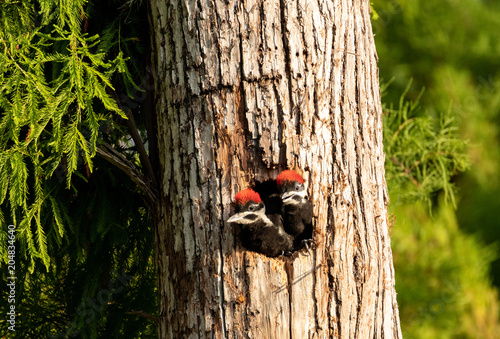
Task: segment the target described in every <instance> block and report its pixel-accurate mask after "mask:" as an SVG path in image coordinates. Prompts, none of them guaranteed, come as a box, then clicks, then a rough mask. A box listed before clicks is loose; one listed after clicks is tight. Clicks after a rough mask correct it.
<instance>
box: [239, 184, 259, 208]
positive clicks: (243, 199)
mask: <svg viewBox="0 0 500 339" xmlns="http://www.w3.org/2000/svg"><path fill="white" fill-rule="evenodd" d="M234 200H236V204H241V205H246V203H247V202H249V201H253V202H254V203H256V204H258V203H260V202H261V201H262V200H261V199H260V195H259V193H257V192H255V191H254V190H253V189H251V188H247V189H245V190H242V191H239V192H238V193H236V195H235V196H234Z"/></svg>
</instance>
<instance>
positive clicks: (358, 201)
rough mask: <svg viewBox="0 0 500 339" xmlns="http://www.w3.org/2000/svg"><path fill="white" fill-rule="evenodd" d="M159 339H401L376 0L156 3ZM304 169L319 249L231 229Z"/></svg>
mask: <svg viewBox="0 0 500 339" xmlns="http://www.w3.org/2000/svg"><path fill="white" fill-rule="evenodd" d="M150 19H151V27H152V30H153V32H154V36H152V41H153V59H154V63H155V64H156V65H157V70H156V79H155V80H156V81H155V83H156V99H155V100H156V103H155V105H156V112H157V116H158V118H157V123H158V146H159V154H160V164H161V173H160V177H161V191H162V194H161V201H160V202H159V203H160V205H161V207H160V212H159V213H158V227H157V262H158V272H159V304H160V326H159V334H160V337H161V338H206V337H210V338H213V337H216V338H247V337H248V338H332V337H340V338H400V337H401V330H400V325H399V314H398V306H397V302H396V292H395V288H394V284H395V282H394V269H393V263H392V253H391V249H390V238H389V230H388V216H387V203H388V196H387V188H386V182H385V178H384V154H383V147H382V121H381V119H382V110H381V103H380V89H379V82H378V69H377V55H376V51H375V44H374V41H373V33H372V27H371V22H370V4H369V2H368V1H361V0H351V1H329V0H325V1H309V0H293V1H288V0H287V1H285V0H281V1H279V0H278V1H277V0H257V1H251V0H245V1H232V0H226V1H222V0H198V1H190V0H185V1H176V0H172V1H166V0H151V18H150ZM285 168H294V169H297V170H298V171H300V172H301V173H302V174H303V176H304V177H305V178H306V181H307V185H308V193H309V198H310V200H311V201H312V202H313V204H314V226H315V234H314V240H315V241H316V244H317V248H316V249H315V250H314V251H312V252H311V253H310V255H308V256H307V255H304V254H305V253H304V252H300V255H299V256H298V258H296V259H294V260H285V259H282V258H268V257H265V256H263V255H260V254H257V253H253V252H249V251H245V250H243V249H242V248H241V246H240V244H239V241H238V239H237V237H235V231H234V230H233V229H232V227H231V226H230V225H228V224H227V223H226V221H225V220H227V219H228V217H229V216H230V215H231V214H232V213H233V204H232V199H233V197H234V195H235V193H236V192H237V191H239V190H240V189H243V188H246V187H248V186H250V185H252V184H253V183H254V180H265V179H268V178H275V177H276V175H277V174H278V173H279V171H280V170H282V169H285Z"/></svg>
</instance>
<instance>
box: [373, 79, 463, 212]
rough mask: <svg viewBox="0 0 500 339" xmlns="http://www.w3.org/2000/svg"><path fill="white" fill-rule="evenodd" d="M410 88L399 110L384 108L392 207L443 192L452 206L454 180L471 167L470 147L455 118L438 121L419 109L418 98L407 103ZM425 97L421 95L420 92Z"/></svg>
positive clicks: (449, 115) (444, 116)
mask: <svg viewBox="0 0 500 339" xmlns="http://www.w3.org/2000/svg"><path fill="white" fill-rule="evenodd" d="M410 85H411V82H410V83H409V84H408V86H407V88H406V90H405V92H404V93H403V94H402V95H401V98H400V100H399V107H398V108H397V109H394V108H393V107H392V105H391V106H390V108H387V107H384V114H385V115H384V120H383V121H384V148H385V149H384V150H385V153H386V159H387V161H386V176H387V180H388V182H389V183H390V185H389V187H390V193H391V194H390V196H391V202H393V203H396V204H397V203H411V202H413V201H417V200H424V201H427V203H428V204H429V207H431V203H432V198H433V197H434V196H435V194H436V193H437V192H440V191H441V190H442V191H444V196H445V199H446V200H450V201H451V202H452V204H453V206H456V202H455V186H454V185H453V183H452V182H451V178H452V177H453V176H454V175H456V174H458V173H459V172H463V171H465V170H466V169H467V168H468V166H469V160H468V156H467V154H466V146H467V143H466V142H465V141H464V140H463V139H462V138H460V137H459V135H458V129H457V127H456V125H455V119H454V116H453V114H452V113H451V112H450V111H448V112H447V113H443V114H441V115H440V117H439V120H437V121H435V120H434V119H432V117H431V116H429V115H428V114H425V112H424V111H423V110H422V109H421V107H420V106H419V98H420V96H419V97H418V98H417V99H416V100H415V101H409V100H406V99H405V97H406V94H407V92H408V90H409V88H410ZM421 93H422V92H421Z"/></svg>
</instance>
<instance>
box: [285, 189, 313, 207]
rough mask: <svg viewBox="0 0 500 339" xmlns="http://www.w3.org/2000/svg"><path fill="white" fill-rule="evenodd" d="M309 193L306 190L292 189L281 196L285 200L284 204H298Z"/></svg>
mask: <svg viewBox="0 0 500 339" xmlns="http://www.w3.org/2000/svg"><path fill="white" fill-rule="evenodd" d="M306 195H307V192H306V191H305V190H303V191H300V192H297V191H291V192H285V193H283V195H282V196H281V200H282V201H283V203H284V204H294V205H295V204H298V203H300V202H301V201H302V200H304V199H305V197H306Z"/></svg>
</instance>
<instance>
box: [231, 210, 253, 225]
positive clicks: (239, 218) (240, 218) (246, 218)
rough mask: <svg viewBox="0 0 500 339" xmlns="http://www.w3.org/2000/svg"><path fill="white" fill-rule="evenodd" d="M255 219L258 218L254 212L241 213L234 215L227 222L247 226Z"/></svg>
mask: <svg viewBox="0 0 500 339" xmlns="http://www.w3.org/2000/svg"><path fill="white" fill-rule="evenodd" d="M257 218H258V215H257V214H256V213H255V212H242V213H236V214H235V215H233V216H232V217H231V218H229V219H227V222H229V223H233V222H236V223H240V224H249V223H252V222H254V221H255V220H256V219H257Z"/></svg>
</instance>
